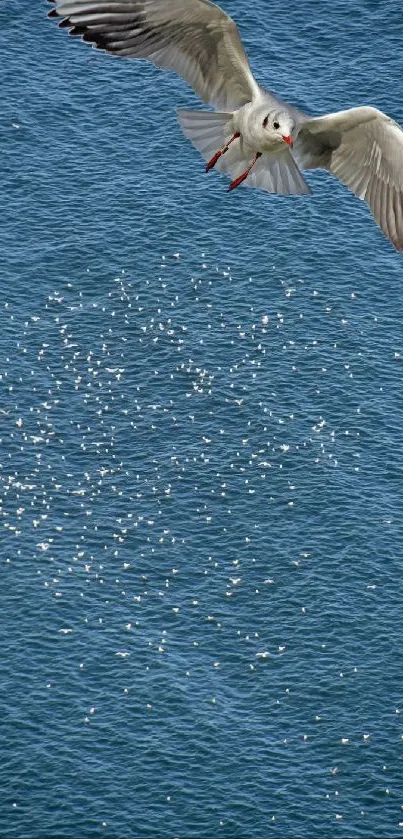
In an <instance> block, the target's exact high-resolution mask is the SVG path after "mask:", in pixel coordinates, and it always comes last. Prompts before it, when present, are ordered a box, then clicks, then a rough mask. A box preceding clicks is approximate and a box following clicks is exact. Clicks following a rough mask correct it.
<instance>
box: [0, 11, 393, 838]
mask: <svg viewBox="0 0 403 839" xmlns="http://www.w3.org/2000/svg"><path fill="white" fill-rule="evenodd" d="M17 6H18V8H17ZM226 9H227V10H228V11H229V12H230V13H231V14H233V15H234V17H235V18H236V20H237V22H238V24H239V26H240V29H241V32H242V35H243V37H244V40H245V44H246V45H247V48H248V51H249V54H250V57H251V63H252V66H253V69H254V71H255V73H256V75H257V77H258V79H259V80H260V81H261V82H262V83H264V84H266V85H267V86H268V87H271V88H272V89H273V90H275V91H276V92H277V93H278V94H279V95H281V96H283V97H284V98H285V99H287V100H289V101H292V102H293V103H295V104H297V105H299V106H300V107H302V108H305V109H307V110H308V111H310V112H312V113H321V112H324V111H331V110H336V109H338V108H340V107H347V106H350V105H354V104H360V103H366V102H367V103H370V104H373V105H375V106H378V107H380V108H382V109H383V110H385V111H387V113H389V114H390V115H391V116H392V117H394V118H395V119H397V120H398V121H400V122H403V106H402V81H401V80H402V44H403V29H402V12H401V9H400V8H399V5H398V4H397V3H396V2H394V0H393V2H392V0H382V2H376V1H375V0H348V2H347V0H335V2H333V3H332V4H329V3H328V2H325V0H319V2H314V0H307V2H304V3H303V4H301V3H297V2H295V0H293V2H291V3H290V2H288V3H286V2H283V0H273V2H271V3H270V4H268V3H266V2H264V0H258V1H257V2H256V3H255V4H250V3H247V2H246V0H228V2H227V3H226ZM47 11H48V9H47V8H46V4H44V3H35V4H33V3H29V2H28V0H24V2H21V3H20V4H17V3H10V4H8V5H7V9H1V10H0V21H1V29H0V33H1V34H0V45H1V49H2V51H3V55H5V60H4V61H3V67H2V82H1V87H2V114H1V117H0V149H1V158H2V183H1V190H0V205H1V219H2V221H1V227H0V243H1V268H0V271H1V277H2V281H1V298H0V305H1V329H0V386H1V392H0V393H1V395H0V437H1V446H0V463H1V470H0V476H1V505H2V506H1V520H0V525H1V540H2V549H1V588H0V593H1V635H0V653H1V677H0V692H1V731H2V737H1V744H2V748H1V754H2V760H1V769H0V778H1V790H2V793H1V796H0V836H1V837H4V839H20V837H22V838H23V839H45V837H50V836H53V837H55V838H56V839H58V837H61V839H76V837H83V839H93V837H94V839H95V837H103V836H105V837H111V839H113V837H116V838H117V837H127V839H131V837H133V839H135V838H136V837H139V838H140V839H146V838H147V837H155V839H171V837H172V839H173V837H180V839H186V838H187V837H195V839H196V837H201V839H207V838H210V837H224V838H225V839H263V838H264V837H267V836H273V837H278V839H283V838H284V837H290V839H291V837H292V838H293V837H307V839H308V837H309V839H311V837H314V839H324V837H326V838H327V837H330V839H333V837H338V836H341V837H346V838H347V837H362V839H368V838H369V837H384V838H385V839H388V838H389V837H397V836H400V835H401V834H402V833H403V788H402V775H403V772H402V770H403V766H402V757H403V752H402V750H403V739H402V738H403V687H402V652H403V650H402V646H403V631H402V619H401V616H402V595H403V591H402V536H403V528H402V512H403V492H402V477H403V475H402V472H403V469H402V455H403V445H402V407H403V404H402V353H403V346H402V344H403V338H402V309H403V292H402V276H403V261H402V259H403V257H402V255H399V254H397V253H395V251H394V250H393V248H392V247H391V245H390V244H389V243H388V242H387V241H386V240H385V239H384V238H383V236H382V234H381V233H380V231H379V230H378V228H377V227H376V225H375V223H374V222H373V220H372V218H371V216H370V214H369V212H368V210H367V208H366V206H365V205H364V204H362V203H361V202H359V201H358V200H357V199H355V198H354V197H353V196H352V195H350V194H349V193H348V192H347V190H345V189H344V188H343V187H342V186H341V185H339V184H338V183H337V182H336V181H335V180H333V179H332V178H331V177H330V176H327V175H326V174H324V173H313V174H312V173H310V174H308V180H309V182H310V184H311V187H312V189H313V192H314V195H313V197H312V198H310V199H306V198H301V199H295V198H281V197H276V196H269V195H267V194H265V193H263V192H257V191H252V190H241V189H240V190H237V191H236V192H235V193H234V194H231V195H230V196H229V195H227V193H226V191H225V188H226V182H225V180H224V179H223V178H222V177H221V176H219V175H218V174H217V173H215V172H212V173H210V175H209V176H208V177H207V175H205V173H204V169H203V163H202V161H201V160H200V159H199V157H198V155H197V153H196V152H195V151H194V149H193V148H192V147H191V146H190V144H188V143H187V142H186V141H185V140H184V139H183V137H182V135H181V132H180V129H179V126H178V124H177V122H176V117H175V108H176V107H177V106H178V105H181V106H185V107H186V106H188V107H194V106H195V105H196V104H197V100H196V99H195V97H194V96H193V94H192V92H191V91H190V90H189V89H187V88H186V86H185V85H184V84H183V83H182V82H181V81H180V80H179V79H177V78H176V77H175V76H173V75H169V74H163V73H160V72H158V71H156V70H155V69H154V68H153V67H151V66H148V65H147V64H145V63H139V64H136V63H134V62H132V63H131V62H124V61H118V60H114V59H112V58H109V57H107V56H105V55H102V54H99V53H96V52H95V51H91V50H90V49H89V48H88V47H86V46H85V45H83V44H80V43H78V42H75V41H74V40H73V39H71V38H70V39H69V38H68V37H67V35H66V33H65V32H62V31H59V30H58V29H57V26H55V25H54V22H51V21H48V20H47V19H46V12H47Z"/></svg>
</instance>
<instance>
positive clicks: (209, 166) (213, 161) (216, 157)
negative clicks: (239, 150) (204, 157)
mask: <svg viewBox="0 0 403 839" xmlns="http://www.w3.org/2000/svg"><path fill="white" fill-rule="evenodd" d="M240 136H241V135H240V133H239V131H236V132H235V134H233V136H232V137H231V139H230V140H228V143H226V144H225V146H223V147H222V149H219V150H218V151H216V153H215V154H214V155H213V157H212V158H211V160H209V162H208V164H207V166H206V172H209V171H210V169H213V167H214V166H215V165H216V163H217V160H219V159H220V157H222V156H223V154H225V152H227V151H228V149H229V147H230V145H231V143H233V142H234V140H238V138H239V137H240Z"/></svg>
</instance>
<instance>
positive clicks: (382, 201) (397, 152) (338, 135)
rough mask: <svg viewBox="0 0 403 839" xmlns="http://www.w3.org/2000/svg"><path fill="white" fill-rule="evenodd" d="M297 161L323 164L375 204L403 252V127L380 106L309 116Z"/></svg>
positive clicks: (382, 223) (383, 225) (375, 213)
mask: <svg viewBox="0 0 403 839" xmlns="http://www.w3.org/2000/svg"><path fill="white" fill-rule="evenodd" d="M295 152H296V157H297V162H299V163H300V164H301V165H304V166H305V167H307V168H314V167H316V166H323V167H324V168H326V169H328V170H329V172H332V174H333V175H336V177H337V178H339V180H340V181H341V182H342V183H343V184H345V185H346V186H348V187H349V189H351V190H352V192H354V193H355V194H356V195H357V196H358V198H361V199H363V200H365V201H367V203H368V204H369V206H370V208H371V212H372V214H373V216H374V218H375V220H376V221H377V223H378V224H379V226H380V227H381V228H382V230H383V232H384V233H385V235H386V236H387V237H388V238H389V239H390V240H391V242H393V244H394V246H395V248H396V249H397V250H400V251H403V131H402V129H401V128H400V126H399V125H398V124H397V123H396V122H394V121H393V120H392V119H391V118H390V117H388V116H386V114H383V113H382V111H378V110H377V109H376V108H370V107H362V108H350V109H349V110H347V111H340V112H339V113H335V114H328V115H327V116H323V117H318V118H315V119H307V120H306V121H305V123H304V126H303V128H302V130H301V132H300V136H299V138H298V141H297V143H296V149H295Z"/></svg>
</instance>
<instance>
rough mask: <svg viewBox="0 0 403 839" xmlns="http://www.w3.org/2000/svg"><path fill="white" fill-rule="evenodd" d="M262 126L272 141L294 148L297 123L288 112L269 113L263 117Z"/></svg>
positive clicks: (276, 111)
mask: <svg viewBox="0 0 403 839" xmlns="http://www.w3.org/2000/svg"><path fill="white" fill-rule="evenodd" d="M262 126H263V129H264V132H265V134H266V136H267V137H268V138H270V140H272V141H275V140H278V141H283V142H284V143H287V145H288V146H291V148H292V144H293V140H294V130H295V122H294V120H293V118H292V116H291V114H290V113H289V112H288V111H285V110H284V111H279V110H275V111H269V113H267V114H265V116H264V117H263V122H262Z"/></svg>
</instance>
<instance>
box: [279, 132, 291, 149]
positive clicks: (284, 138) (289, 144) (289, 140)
mask: <svg viewBox="0 0 403 839" xmlns="http://www.w3.org/2000/svg"><path fill="white" fill-rule="evenodd" d="M281 136H282V138H283V140H284V142H285V143H287V146H291V148H292V146H293V142H292V137H290V136H288V137H285V136H284V134H282V135H281Z"/></svg>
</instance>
